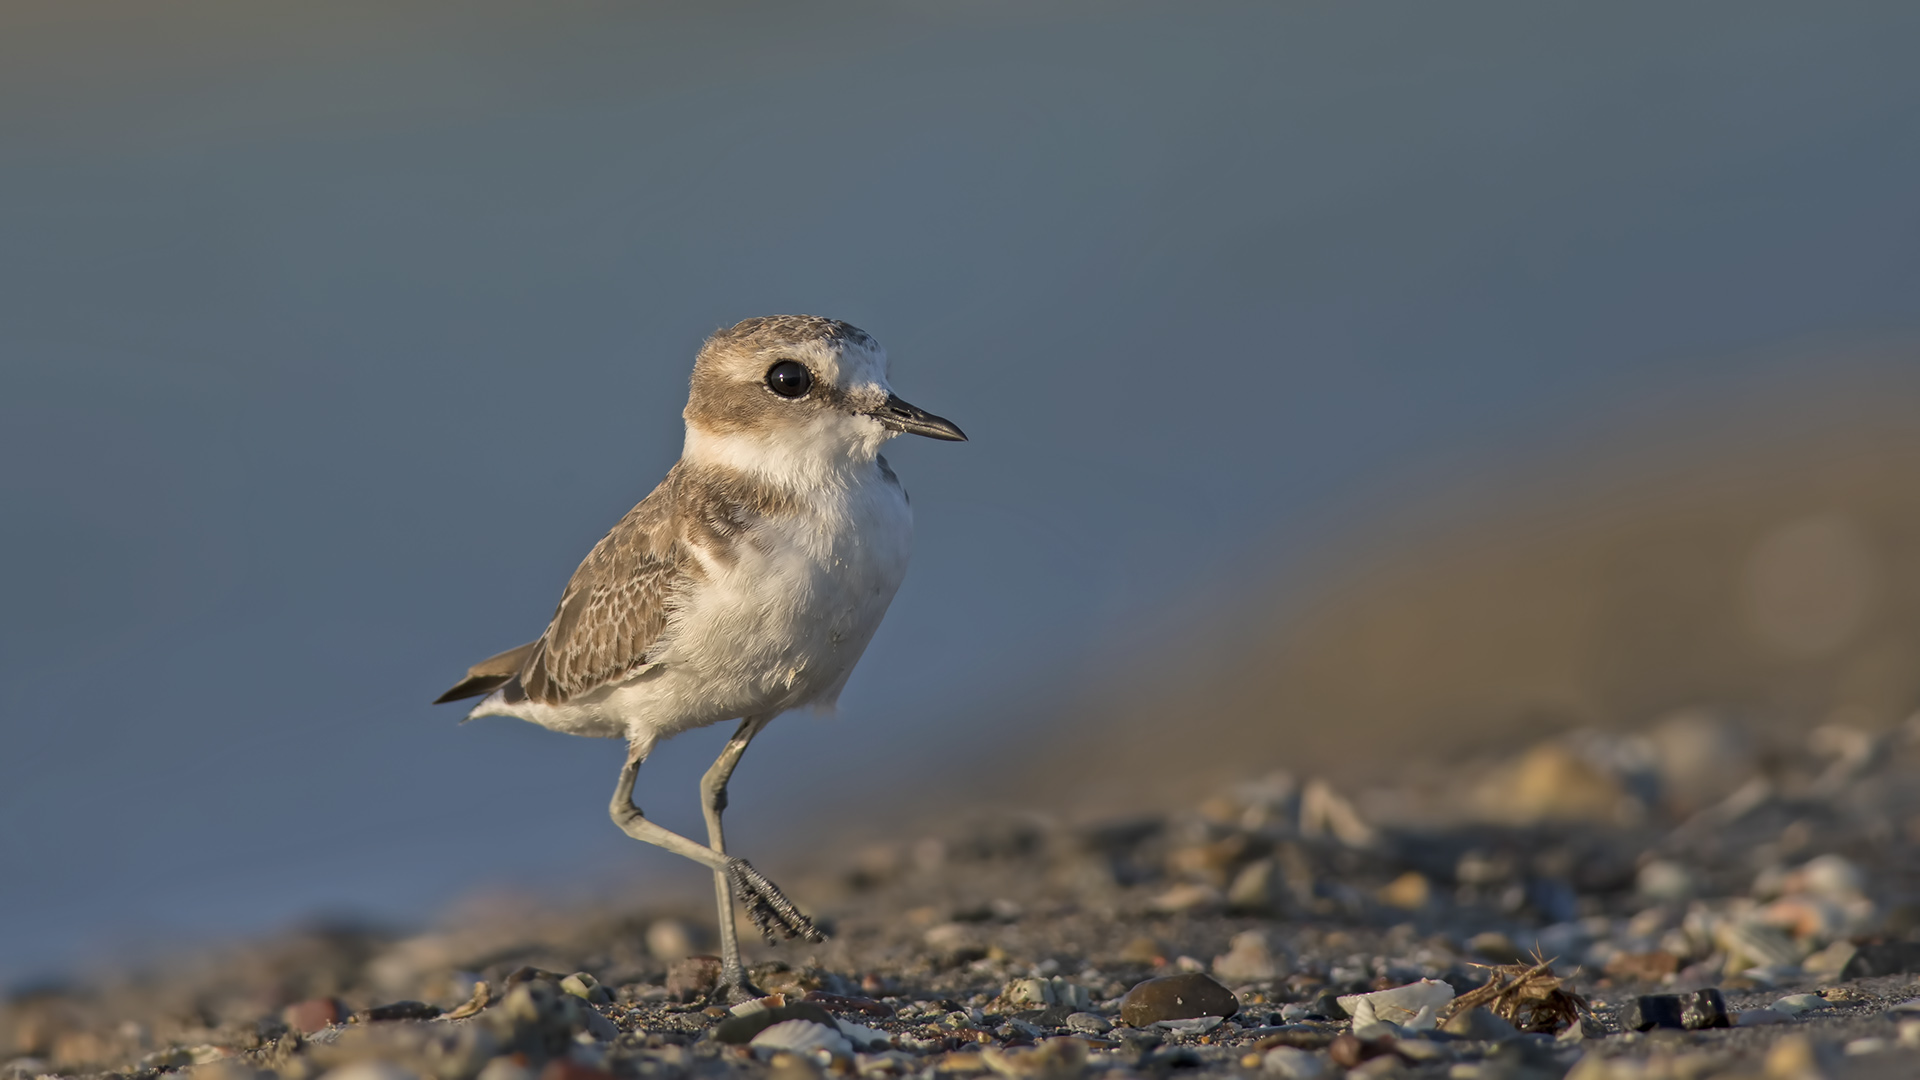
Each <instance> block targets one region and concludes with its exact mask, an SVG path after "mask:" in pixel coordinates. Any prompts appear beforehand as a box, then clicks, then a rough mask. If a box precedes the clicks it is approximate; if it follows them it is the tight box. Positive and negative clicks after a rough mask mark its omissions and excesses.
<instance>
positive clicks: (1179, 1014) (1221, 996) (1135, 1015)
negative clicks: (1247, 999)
mask: <svg viewBox="0 0 1920 1080" xmlns="http://www.w3.org/2000/svg"><path fill="white" fill-rule="evenodd" d="M1239 1011H1240V1002H1239V999H1237V998H1235V997H1234V996H1233V991H1231V990H1228V989H1227V988H1226V987H1224V986H1221V985H1220V984H1219V983H1218V982H1215V981H1214V980H1213V979H1212V978H1210V977H1208V976H1206V975H1203V974H1200V973H1198V972H1195V973H1192V974H1188V975H1169V976H1166V977H1165V978H1160V979H1148V980H1147V981H1145V982H1143V983H1140V984H1139V985H1138V986H1135V987H1134V988H1133V989H1131V990H1129V991H1127V996H1126V997H1125V998H1123V999H1121V1001H1120V1019H1121V1020H1122V1021H1123V1022H1125V1023H1126V1024H1128V1025H1129V1026H1131V1027H1146V1026H1148V1025H1150V1024H1155V1023H1158V1022H1159V1021H1161V1020H1185V1019H1189V1018H1191V1017H1196V1016H1220V1017H1227V1016H1232V1015H1233V1014H1234V1013H1237V1012H1239Z"/></svg>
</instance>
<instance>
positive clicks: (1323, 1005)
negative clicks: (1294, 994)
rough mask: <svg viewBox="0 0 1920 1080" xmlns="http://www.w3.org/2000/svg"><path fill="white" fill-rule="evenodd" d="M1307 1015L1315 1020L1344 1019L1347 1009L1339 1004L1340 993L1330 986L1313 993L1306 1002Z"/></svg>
mask: <svg viewBox="0 0 1920 1080" xmlns="http://www.w3.org/2000/svg"><path fill="white" fill-rule="evenodd" d="M1307 1015H1308V1016H1310V1017H1312V1018H1313V1019H1315V1020H1345V1019H1346V1018H1347V1010H1346V1009H1345V1008H1344V1007H1343V1006H1342V1005H1341V1004H1340V995H1339V994H1336V993H1334V992H1333V990H1332V989H1331V988H1329V989H1325V990H1322V991H1320V992H1319V993H1317V994H1315V995H1313V1000H1312V1001H1309V1002H1307Z"/></svg>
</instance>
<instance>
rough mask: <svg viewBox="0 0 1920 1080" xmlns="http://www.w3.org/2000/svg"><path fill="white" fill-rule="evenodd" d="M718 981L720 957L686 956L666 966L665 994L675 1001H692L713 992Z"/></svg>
mask: <svg viewBox="0 0 1920 1080" xmlns="http://www.w3.org/2000/svg"><path fill="white" fill-rule="evenodd" d="M719 982H720V958H719V957H717V956H687V957H682V958H681V959H679V960H676V961H674V962H673V965H672V966H671V967H669V968H667V996H668V997H671V998H673V999H674V1000H675V1001H693V1000H695V999H697V998H703V997H705V996H707V995H708V994H709V993H712V992H713V988H714V986H715V985H716V984H718V983H719Z"/></svg>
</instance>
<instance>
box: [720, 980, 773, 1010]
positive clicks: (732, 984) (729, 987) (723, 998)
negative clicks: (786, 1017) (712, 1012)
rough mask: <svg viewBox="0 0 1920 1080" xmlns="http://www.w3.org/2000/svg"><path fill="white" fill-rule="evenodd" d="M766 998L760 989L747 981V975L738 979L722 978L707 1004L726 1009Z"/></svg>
mask: <svg viewBox="0 0 1920 1080" xmlns="http://www.w3.org/2000/svg"><path fill="white" fill-rule="evenodd" d="M765 996H766V995H765V994H762V993H761V992H760V990H759V988H758V987H756V986H754V985H753V984H752V983H750V982H748V981H747V977H746V976H745V975H742V976H740V977H739V978H738V979H727V978H722V979H721V980H720V982H719V983H718V984H717V985H715V986H714V988H713V990H712V992H711V993H709V994H708V995H707V1004H708V1005H719V1006H721V1007H722V1008H726V1007H730V1006H734V1005H738V1004H740V1003H741V1002H743V1001H752V1000H753V999H755V998H760V997H765Z"/></svg>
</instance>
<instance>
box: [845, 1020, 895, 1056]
mask: <svg viewBox="0 0 1920 1080" xmlns="http://www.w3.org/2000/svg"><path fill="white" fill-rule="evenodd" d="M834 1023H835V1024H837V1025H838V1026H839V1028H840V1034H842V1035H844V1036H846V1037H847V1041H848V1042H851V1043H852V1044H853V1046H854V1049H856V1050H874V1049H881V1050H884V1049H886V1048H888V1047H890V1046H892V1045H893V1033H892V1032H889V1031H881V1030H880V1029H879V1028H870V1027H868V1026H866V1025H865V1024H855V1023H852V1022H851V1021H847V1020H836V1021H834Z"/></svg>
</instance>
